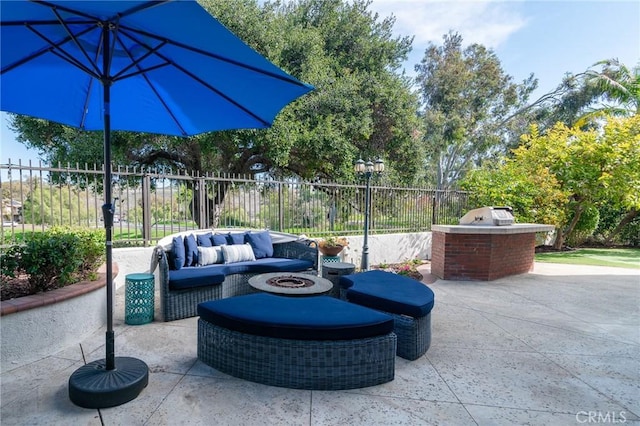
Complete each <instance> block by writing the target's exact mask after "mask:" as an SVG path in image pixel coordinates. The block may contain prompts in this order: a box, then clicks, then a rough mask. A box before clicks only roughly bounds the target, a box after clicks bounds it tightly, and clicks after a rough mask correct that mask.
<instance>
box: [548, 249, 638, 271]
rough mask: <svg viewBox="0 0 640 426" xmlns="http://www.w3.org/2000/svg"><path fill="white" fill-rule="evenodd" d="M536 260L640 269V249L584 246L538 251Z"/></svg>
mask: <svg viewBox="0 0 640 426" xmlns="http://www.w3.org/2000/svg"><path fill="white" fill-rule="evenodd" d="M535 260H536V262H548V263H568V264H572V265H594V266H614V267H617V268H633V269H640V249H601V248H583V249H577V250H573V251H563V252H557V253H536V257H535Z"/></svg>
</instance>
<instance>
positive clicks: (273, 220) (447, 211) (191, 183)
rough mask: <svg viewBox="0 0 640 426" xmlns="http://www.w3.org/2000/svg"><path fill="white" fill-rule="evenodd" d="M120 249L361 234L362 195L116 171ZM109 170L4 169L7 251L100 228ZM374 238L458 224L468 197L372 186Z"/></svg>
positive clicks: (290, 184) (357, 186)
mask: <svg viewBox="0 0 640 426" xmlns="http://www.w3.org/2000/svg"><path fill="white" fill-rule="evenodd" d="M112 174H113V195H112V197H113V200H114V206H115V223H114V240H115V242H114V244H115V245H119V246H126V245H151V244H154V243H155V242H156V241H157V240H159V239H160V238H162V237H163V236H165V235H168V234H172V233H174V232H178V231H185V230H189V229H198V228H211V227H213V228H223V227H225V228H226V227H243V228H244V227H250V228H269V229H273V230H277V231H283V232H290V233H294V234H306V235H308V236H311V237H317V236H324V235H331V234H335V235H357V234H360V233H362V229H363V221H364V211H365V186H364V184H361V183H357V182H356V183H353V182H352V183H333V182H305V181H299V180H294V179H290V180H274V179H270V178H252V177H243V176H228V175H218V174H205V175H201V174H190V173H185V172H182V173H178V172H174V171H166V172H160V171H157V170H144V169H139V168H132V167H114V168H113V170H112ZM103 177H104V172H103V170H99V169H96V168H93V169H91V168H88V167H84V168H81V167H79V166H75V167H71V166H66V167H62V166H58V167H50V166H45V165H42V164H38V165H33V164H31V163H29V164H27V165H25V164H22V163H21V162H18V164H1V165H0V189H1V191H2V219H3V226H2V230H1V231H0V232H1V233H2V235H1V241H2V244H11V243H15V242H17V241H20V240H21V239H22V238H23V237H24V235H25V234H28V233H30V232H38V231H40V230H43V229H45V228H47V227H50V226H54V225H63V226H77V227H102V226H103V223H102V213H101V206H102V200H103V194H102V190H103ZM370 200H371V217H370V221H371V222H370V233H371V234H382V233H398V232H417V231H428V230H430V228H431V225H432V224H436V223H438V224H450V223H457V221H458V219H459V218H460V216H462V214H463V213H464V212H465V210H466V208H467V193H466V192H463V191H438V190H433V189H429V188H405V187H392V186H384V185H375V184H373V185H372V186H371V198H370Z"/></svg>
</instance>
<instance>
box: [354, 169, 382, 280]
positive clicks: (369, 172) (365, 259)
mask: <svg viewBox="0 0 640 426" xmlns="http://www.w3.org/2000/svg"><path fill="white" fill-rule="evenodd" d="M354 170H355V172H356V174H357V175H358V176H359V177H362V178H364V179H365V182H366V188H365V193H364V196H365V199H364V244H363V245H362V261H361V263H360V269H361V270H363V271H368V270H369V216H370V214H369V210H370V207H371V177H372V176H373V175H374V174H376V175H381V174H382V172H384V161H382V160H381V159H377V160H376V162H375V163H372V162H371V161H367V162H366V163H365V162H364V161H363V160H362V159H359V160H358V161H356V164H355V166H354Z"/></svg>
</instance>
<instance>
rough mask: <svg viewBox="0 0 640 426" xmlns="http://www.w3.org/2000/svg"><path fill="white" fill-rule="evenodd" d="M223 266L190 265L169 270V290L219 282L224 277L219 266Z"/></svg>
mask: <svg viewBox="0 0 640 426" xmlns="http://www.w3.org/2000/svg"><path fill="white" fill-rule="evenodd" d="M223 266H224V265H207V266H192V267H184V268H181V269H179V270H177V271H169V288H170V289H171V290H186V289H188V288H195V287H204V286H209V285H214V284H220V283H222V282H223V281H224V278H225V274H224V271H223V270H222V269H221V268H220V267H223Z"/></svg>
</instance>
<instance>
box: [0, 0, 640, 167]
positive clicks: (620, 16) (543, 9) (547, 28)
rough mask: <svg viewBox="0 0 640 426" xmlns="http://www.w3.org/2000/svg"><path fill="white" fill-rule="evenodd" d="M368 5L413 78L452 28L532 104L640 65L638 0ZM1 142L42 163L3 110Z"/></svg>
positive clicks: (0, 149) (7, 152)
mask: <svg viewBox="0 0 640 426" xmlns="http://www.w3.org/2000/svg"><path fill="white" fill-rule="evenodd" d="M370 8H371V10H373V11H376V12H378V13H379V15H380V16H381V17H386V16H390V15H394V16H395V18H396V24H395V26H394V32H395V34H396V35H397V36H413V37H414V41H413V50H412V52H411V54H410V55H409V58H408V60H407V61H406V62H405V70H406V71H407V73H408V74H410V75H414V74H415V72H414V65H416V64H418V63H419V62H420V60H421V59H422V58H423V56H424V52H425V49H426V48H427V46H428V45H429V43H434V44H437V45H441V44H442V41H443V39H442V37H443V35H444V34H446V33H448V32H449V31H455V32H458V33H459V34H460V35H461V36H462V38H463V42H464V44H465V45H467V44H471V43H480V44H483V45H484V46H486V47H488V48H490V49H492V50H493V51H494V52H495V53H496V55H497V57H498V59H499V60H500V62H501V64H502V68H503V70H504V71H505V72H506V73H507V74H509V75H511V76H512V77H513V78H514V80H515V81H516V82H521V81H523V80H524V79H526V78H527V77H528V76H529V75H530V74H531V73H533V74H534V76H535V77H536V78H538V84H539V89H538V90H537V91H536V92H535V93H534V98H533V99H531V100H534V99H535V97H538V96H541V95H542V94H544V93H546V92H549V91H551V90H553V89H554V88H555V87H556V86H557V85H558V84H560V82H561V81H562V78H563V76H564V75H565V74H566V73H568V72H570V73H579V72H582V71H585V70H586V69H587V68H589V67H590V66H592V65H593V64H594V63H596V62H598V61H601V60H604V59H610V58H617V59H619V60H620V61H621V62H622V63H623V64H625V65H626V66H627V67H628V68H632V67H634V66H640V1H637V0H623V1H615V0H601V1H591V0H583V1H556V0H547V1H542V0H510V1H490V0H474V1H456V0H450V1H430V0H373V2H372V4H371V6H370ZM0 141H1V143H0V163H3V164H6V163H8V161H9V159H11V162H12V163H14V164H17V160H18V159H20V160H22V163H23V164H27V163H28V161H29V160H31V161H33V162H34V163H36V164H37V161H38V153H37V152H36V151H34V150H29V149H27V148H26V147H25V146H24V145H22V144H20V143H18V142H16V141H15V135H14V134H13V133H12V132H11V130H10V129H9V128H8V125H7V115H6V114H5V113H1V114H0Z"/></svg>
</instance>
